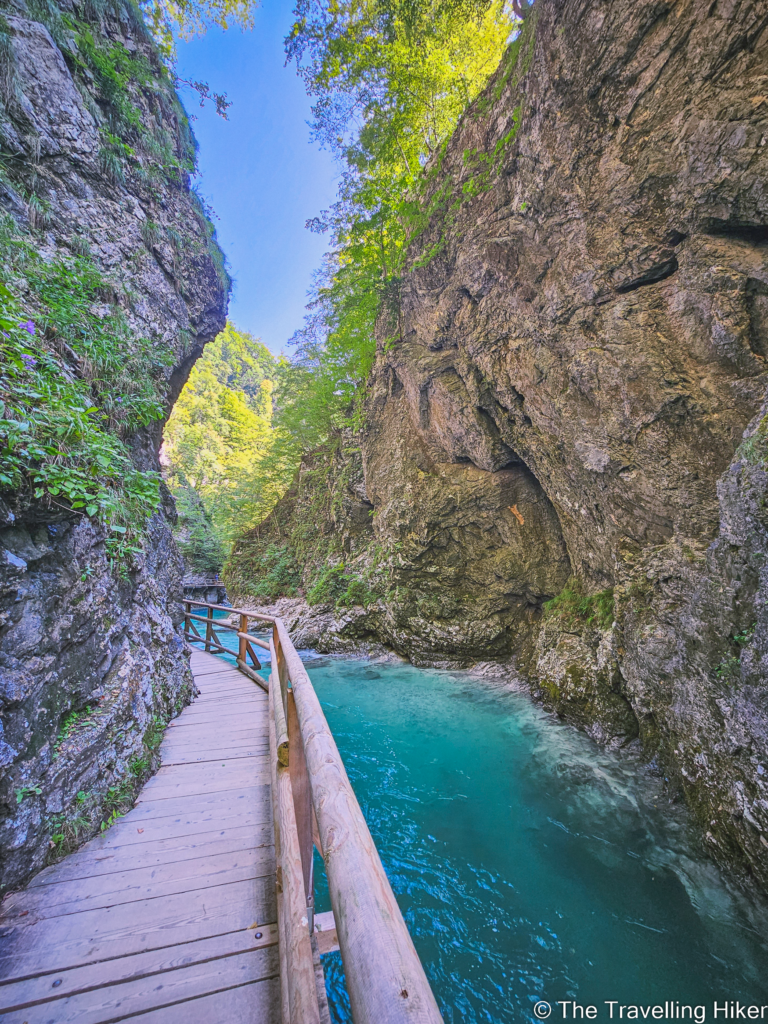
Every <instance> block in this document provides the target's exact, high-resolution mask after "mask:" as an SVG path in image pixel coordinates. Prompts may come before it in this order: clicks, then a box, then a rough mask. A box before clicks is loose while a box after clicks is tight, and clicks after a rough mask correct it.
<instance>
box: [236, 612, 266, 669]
mask: <svg viewBox="0 0 768 1024" xmlns="http://www.w3.org/2000/svg"><path fill="white" fill-rule="evenodd" d="M247 632H248V616H247V615H241V616H240V636H239V637H238V655H237V657H238V660H239V661H242V663H243V664H244V665H245V664H246V658H245V656H246V654H247V653H248V641H247V639H246V638H245V637H244V636H243V633H247ZM260 667H261V666H259V665H257V666H256V668H260Z"/></svg>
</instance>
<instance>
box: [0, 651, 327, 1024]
mask: <svg viewBox="0 0 768 1024" xmlns="http://www.w3.org/2000/svg"><path fill="white" fill-rule="evenodd" d="M192 670H193V672H194V675H195V680H196V682H197V686H198V689H199V690H200V696H199V697H198V698H197V699H196V700H195V701H194V703H193V704H191V705H190V706H189V707H188V708H185V710H184V711H183V712H182V713H181V715H179V717H178V718H176V719H174V721H173V722H172V723H171V724H170V726H169V728H168V730H167V731H166V734H165V737H164V739H163V743H162V746H161V748H160V752H161V760H162V767H161V768H160V770H159V771H158V773H157V774H156V775H155V776H153V777H152V778H151V779H150V780H149V781H148V782H147V784H146V785H145V786H144V788H143V790H142V791H141V794H140V796H139V798H138V800H137V803H136V806H135V807H134V809H133V810H131V811H130V812H129V813H128V814H126V815H125V816H124V817H123V818H120V819H119V820H118V821H117V822H116V823H115V824H114V825H113V826H112V827H111V828H110V829H108V830H107V831H106V832H104V834H103V835H101V836H98V837H97V838H96V839H92V840H91V841H90V842H89V843H86V845H85V846H83V847H82V849H80V850H78V851H77V852H76V853H73V854H71V855H70V856H69V857H67V858H65V859H64V860H63V861H61V862H60V863H59V864H56V865H54V866H53V867H50V868H46V869H45V870H44V871H41V872H40V874H38V875H36V876H35V878H33V880H32V882H31V884H30V885H29V886H28V888H27V889H25V890H24V891H23V892H19V893H14V894H12V895H10V896H9V897H7V898H6V900H5V901H4V903H3V907H2V918H0V1019H1V1020H2V1021H3V1024H108V1022H113V1021H123V1020H131V1021H136V1022H137V1024H203V1022H205V1024H246V1022H247V1024H279V1021H280V1017H281V1014H280V978H279V957H278V947H277V934H278V932H277V925H276V920H277V914H276V903H275V900H276V896H275V851H274V840H273V830H272V799H271V792H270V773H269V763H268V753H269V744H268V735H269V734H268V698H267V694H266V693H265V692H264V691H263V690H262V689H260V688H259V687H258V686H257V685H256V684H255V683H253V682H251V681H250V680H249V679H247V678H246V677H245V676H244V675H242V674H241V673H240V672H238V671H237V669H236V668H234V667H233V666H230V665H228V664H227V663H226V662H224V661H222V659H220V658H217V657H215V656H214V655H210V654H203V653H200V652H197V651H196V652H195V653H194V654H193V656H192ZM257 935H258V936H260V937H257ZM321 984H322V973H320V974H319V977H318V987H320V985H321ZM326 1012H327V1011H326Z"/></svg>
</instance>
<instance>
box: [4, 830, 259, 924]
mask: <svg viewBox="0 0 768 1024" xmlns="http://www.w3.org/2000/svg"><path fill="white" fill-rule="evenodd" d="M139 838H141V837H139ZM272 845H273V837H272V825H271V822H264V823H263V824H261V825H246V826H242V827H232V828H229V829H218V830H217V831H216V832H203V833H199V834H198V835H196V836H184V835H182V836H174V837H172V838H170V839H155V840H153V839H152V838H151V836H150V838H149V840H148V841H147V842H145V843H139V844H134V845H126V846H120V847H116V848H114V849H112V850H109V851H105V852H101V853H96V854H94V853H92V852H91V851H90V850H87V849H86V850H84V851H81V852H80V853H77V854H73V855H72V857H71V858H67V860H66V861H64V862H63V863H62V864H57V865H56V867H58V868H61V869H64V868H66V869H67V870H66V871H65V870H60V871H58V872H56V871H55V870H54V869H47V870H49V871H52V873H51V874H50V875H48V876H47V880H43V881H42V882H38V881H37V878H35V879H34V881H35V883H36V884H35V885H30V886H29V887H28V888H27V889H25V890H23V891H22V892H18V893H12V894H11V895H10V896H8V897H6V900H5V902H4V903H3V912H4V913H5V912H6V909H7V908H10V907H19V908H20V909H24V907H25V906H29V903H28V902H26V901H25V896H27V897H28V898H29V899H32V898H33V897H34V893H36V892H37V891H39V890H45V891H46V895H44V896H42V895H41V898H42V899H47V900H49V901H56V902H59V899H60V898H62V899H63V897H59V896H58V895H57V892H58V890H61V891H62V892H63V891H64V889H65V888H66V887H67V886H68V885H69V884H70V883H72V882H80V883H83V882H84V881H85V880H86V879H87V880H88V889H89V890H90V891H92V892H101V891H102V886H104V885H108V884H110V885H113V886H115V887H119V885H120V881H119V880H120V879H121V878H127V877H128V872H129V871H131V870H137V869H142V870H145V869H149V870H156V869H161V868H163V867H164V866H165V865H179V870H182V868H181V865H183V864H184V863H185V862H186V861H188V860H189V861H193V860H196V859H198V858H205V857H210V858H215V857H218V856H219V855H220V854H225V853H230V854H232V855H235V854H238V853H241V852H242V851H245V850H251V851H253V853H254V855H257V854H258V855H259V856H261V851H267V852H268V854H269V856H270V857H271V856H272V852H271V851H272ZM75 858H77V859H75ZM110 876H115V877H116V881H114V882H111V883H110V882H108V881H107V879H108V878H109V877H110ZM39 877H40V876H38V878H39ZM102 878H104V879H105V880H104V882H103V883H102V881H101V879H102ZM103 891H107V890H105V889H104V890H103Z"/></svg>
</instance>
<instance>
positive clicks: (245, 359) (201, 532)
mask: <svg viewBox="0 0 768 1024" xmlns="http://www.w3.org/2000/svg"><path fill="white" fill-rule="evenodd" d="M277 370H278V364H277V361H276V360H275V359H274V357H273V356H272V354H271V353H270V352H269V350H268V349H267V348H265V346H264V345H262V343H261V342H260V341H259V340H258V339H257V338H254V337H252V336H251V335H250V334H248V333H246V332H244V331H238V330H237V328H235V327H234V326H233V325H232V324H227V326H226V328H225V330H224V331H222V333H221V334H220V335H219V336H218V338H217V339H216V340H215V341H214V342H212V343H211V344H209V345H207V346H206V348H205V351H204V353H203V355H202V356H201V358H200V359H199V360H198V362H197V363H196V365H195V367H194V369H193V370H192V373H191V374H190V377H189V380H188V381H187V383H186V385H185V386H184V388H183V390H182V392H181V395H180V396H179V399H178V401H177V403H176V405H175V406H174V409H173V413H172V414H171V417H170V419H169V421H168V424H167V426H166V429H165V441H164V444H163V453H162V458H163V462H164V464H165V467H166V477H167V479H168V483H169V486H170V488H171V490H172V492H173V493H174V495H175V496H176V498H177V501H178V502H179V512H180V515H181V529H180V532H179V542H180V545H181V547H182V550H183V551H184V553H185V555H186V556H187V558H188V560H189V561H190V562H191V563H192V564H195V565H202V563H205V564H206V565H208V566H209V567H211V566H210V565H209V563H210V562H211V560H214V561H216V560H218V565H217V566H216V568H220V567H221V560H222V556H223V554H224V553H225V552H226V549H227V547H228V545H229V543H230V541H231V539H232V537H234V536H235V535H237V534H239V533H241V532H243V531H244V530H247V529H249V528H250V527H251V526H253V525H254V524H255V523H257V522H259V521H260V519H261V518H263V516H264V515H265V514H266V513H267V512H268V511H269V509H270V508H271V507H272V505H273V504H274V502H275V501H276V500H277V498H278V497H279V495H280V493H282V490H284V488H285V486H286V482H287V481H286V480H285V479H284V478H285V475H286V474H285V472H284V471H283V466H282V464H281V461H280V459H276V458H275V457H272V458H271V461H269V460H268V457H269V456H271V455H272V454H273V448H274V447H275V439H276V435H275V431H274V430H273V428H272V391H273V387H274V384H273V379H274V377H275V375H276V373H277ZM265 460H267V461H266V462H265ZM291 466H292V464H291ZM214 541H215V543H214Z"/></svg>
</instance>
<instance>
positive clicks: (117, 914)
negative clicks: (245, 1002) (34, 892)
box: [0, 878, 276, 980]
mask: <svg viewBox="0 0 768 1024" xmlns="http://www.w3.org/2000/svg"><path fill="white" fill-rule="evenodd" d="M274 890H275V887H274V881H273V879H272V878H268V879H266V878H265V879H257V880H256V881H255V882H254V881H247V882H231V883H229V884H227V885H218V886H214V887H213V888H210V889H203V890H200V891H198V892H193V893H180V894H177V895H174V896H165V897H163V898H162V899H160V900H138V901H136V902H135V903H127V904H125V905H124V906H119V907H109V908H106V909H102V910H87V911H84V912H83V913H82V914H78V915H77V919H78V926H77V931H76V932H75V931H74V930H73V928H72V920H71V915H68V916H66V917H55V918H52V919H49V920H46V921H45V922H44V923H42V922H41V923H40V924H36V923H35V921H34V919H33V920H32V921H31V922H30V923H25V924H23V925H16V926H15V927H13V928H4V929H2V930H1V931H0V939H1V940H2V948H3V952H2V953H0V980H4V979H7V978H14V977H16V978H19V977H25V976H28V975H33V974H39V973H41V972H44V971H45V972H49V971H52V970H56V969H63V968H66V967H77V966H80V965H82V964H86V963H92V962H93V961H95V960H97V959H98V960H106V959H109V958H111V957H116V956H126V955H127V954H129V953H141V952H144V951H145V950H149V949H160V948H162V947H167V946H175V945H178V944H179V943H180V942H189V941H190V939H192V938H209V937H211V936H213V935H221V934H224V933H225V932H230V931H235V930H237V929H240V928H247V927H248V925H250V924H252V923H253V922H254V921H259V920H264V921H273V920H275V917H276V907H275V891H274ZM30 917H32V915H30ZM24 921H25V922H27V921H29V919H28V918H24ZM6 950H7V951H8V952H5V951H6Z"/></svg>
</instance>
